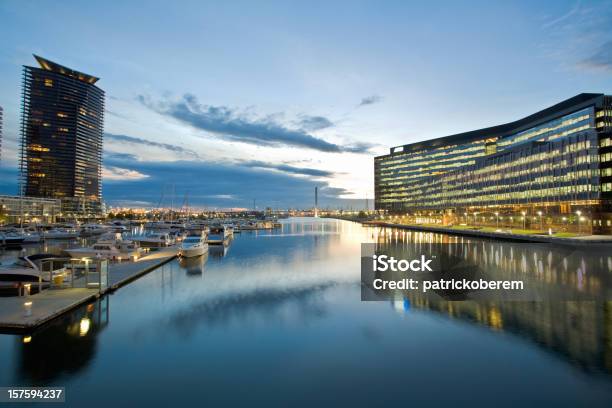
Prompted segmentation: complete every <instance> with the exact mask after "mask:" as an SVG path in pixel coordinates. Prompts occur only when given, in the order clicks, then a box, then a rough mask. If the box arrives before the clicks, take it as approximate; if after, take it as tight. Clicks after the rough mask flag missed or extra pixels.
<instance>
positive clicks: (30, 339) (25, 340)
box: [23, 336, 32, 344]
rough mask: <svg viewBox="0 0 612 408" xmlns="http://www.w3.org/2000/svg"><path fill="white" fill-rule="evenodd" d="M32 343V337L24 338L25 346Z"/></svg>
mask: <svg viewBox="0 0 612 408" xmlns="http://www.w3.org/2000/svg"><path fill="white" fill-rule="evenodd" d="M31 341H32V336H24V337H23V344H28V343H29V342H31Z"/></svg>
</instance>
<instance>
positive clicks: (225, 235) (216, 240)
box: [208, 225, 231, 244]
mask: <svg viewBox="0 0 612 408" xmlns="http://www.w3.org/2000/svg"><path fill="white" fill-rule="evenodd" d="M230 236H231V235H230V229H229V228H226V227H225V225H214V226H211V227H210V233H209V234H208V243H209V244H223V243H224V242H226V241H227V240H229V239H230Z"/></svg>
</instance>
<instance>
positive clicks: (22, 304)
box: [0, 247, 177, 333]
mask: <svg viewBox="0 0 612 408" xmlns="http://www.w3.org/2000/svg"><path fill="white" fill-rule="evenodd" d="M176 256H177V248H176V247H168V248H162V249H160V250H159V251H155V252H152V253H151V254H148V255H146V256H144V257H142V258H140V259H139V260H137V261H134V262H120V263H113V264H110V265H109V267H108V286H107V287H106V288H103V289H98V288H86V287H74V288H51V289H47V290H44V291H42V292H41V293H37V294H34V295H30V296H14V297H0V332H9V333H11V332H12V333H21V332H30V331H33V330H34V329H36V328H38V327H40V326H42V325H44V324H45V323H47V322H49V321H51V320H53V319H54V318H56V317H58V316H61V315H63V314H64V313H66V312H69V311H70V310H72V309H74V308H76V307H78V306H81V305H83V304H85V303H88V302H90V301H92V300H95V299H97V298H99V297H101V296H104V295H106V294H108V293H110V292H113V291H115V290H117V289H118V288H120V287H121V286H124V285H127V284H128V283H130V282H132V281H134V280H136V279H138V278H139V277H141V276H143V275H145V274H147V273H149V272H151V271H152V270H154V269H156V268H157V267H159V266H161V265H163V264H165V263H167V262H169V261H171V260H173V259H175V258H176Z"/></svg>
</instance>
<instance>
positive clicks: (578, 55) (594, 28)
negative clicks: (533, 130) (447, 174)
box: [0, 0, 612, 208]
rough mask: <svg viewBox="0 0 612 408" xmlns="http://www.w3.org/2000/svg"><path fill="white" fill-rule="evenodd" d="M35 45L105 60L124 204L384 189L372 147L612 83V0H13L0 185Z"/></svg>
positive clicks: (220, 204)
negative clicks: (25, 70)
mask: <svg viewBox="0 0 612 408" xmlns="http://www.w3.org/2000/svg"><path fill="white" fill-rule="evenodd" d="M32 54H37V55H40V56H43V57H45V58H47V59H50V60H52V61H55V62H58V63H60V64H62V65H65V66H68V67H70V68H73V69H76V70H79V71H82V72H86V73H88V74H91V75H94V76H97V77H100V78H101V79H100V81H98V83H97V85H98V86H99V87H100V88H102V89H103V90H104V91H105V92H106V108H105V109H106V112H105V137H104V171H103V178H104V179H103V197H104V200H105V201H106V202H107V203H109V204H110V205H116V206H121V205H125V206H144V207H156V206H159V205H161V206H169V205H170V204H171V202H173V203H174V204H175V205H177V206H178V205H189V206H192V207H198V208H252V207H253V200H256V201H255V205H256V206H257V208H264V207H272V208H289V207H293V208H308V207H311V206H312V205H313V204H314V187H315V186H318V187H319V191H320V194H319V198H320V200H319V202H320V206H321V207H331V208H338V207H340V208H363V207H364V206H365V205H366V202H368V203H369V206H370V207H371V206H372V199H373V196H374V191H373V190H374V189H373V184H374V181H373V168H374V157H375V156H377V155H381V154H386V153H388V151H389V148H390V147H392V146H397V145H403V144H407V143H412V142H417V141H422V140H427V139H431V138H434V137H440V136H445V135H449V134H454V133H460V132H463V131H468V130H473V129H478V128H483V127H487V126H492V125H496V124H500V123H505V122H509V121H513V120H516V119H519V118H521V117H524V116H527V115H529V114H531V113H533V112H536V111H538V110H541V109H543V108H546V107H548V106H550V105H553V104H555V103H558V102H560V101H562V100H564V99H567V98H569V97H571V96H574V95H576V94H578V93H581V92H598V93H600V92H601V93H608V94H610V93H612V2H610V1H563V0H555V1H538V2H533V1H513V2H509V1H508V2H507V1H495V2H492V1H477V0H476V1H470V2H457V1H438V2H435V3H432V2H426V1H423V2H417V1H410V2H407V1H309V2H303V1H302V2H298V1H289V0H284V1H258V2H253V1H215V2H206V1H175V2H168V1H166V0H164V1H146V2H145V1H130V2H125V1H111V0H106V1H93V0H92V1H88V2H86V3H83V2H82V1H62V0H58V1H53V2H43V1H32V2H25V1H20V0H2V1H0V106H2V107H3V108H4V132H3V133H4V136H3V139H4V140H3V143H2V154H1V159H0V194H15V193H16V191H17V186H16V178H17V159H16V157H17V153H18V147H17V146H18V140H19V123H20V102H21V101H20V93H21V71H22V66H23V65H35V61H34V59H33V57H32Z"/></svg>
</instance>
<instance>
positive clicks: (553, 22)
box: [542, 1, 581, 28]
mask: <svg viewBox="0 0 612 408" xmlns="http://www.w3.org/2000/svg"><path fill="white" fill-rule="evenodd" d="M580 5H581V4H580V1H577V2H576V4H574V7H572V8H571V9H570V10H569V11H568V12H567V13H565V14H563V15H561V16H559V17H556V18H553V19H551V20H548V21H546V22H545V23H544V24H542V28H550V27H553V26H555V25H557V24H560V23H563V22H564V21H566V20H568V19H569V18H571V17H572V16H574V15H576V14H577V13H578V12H579V11H580Z"/></svg>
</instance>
